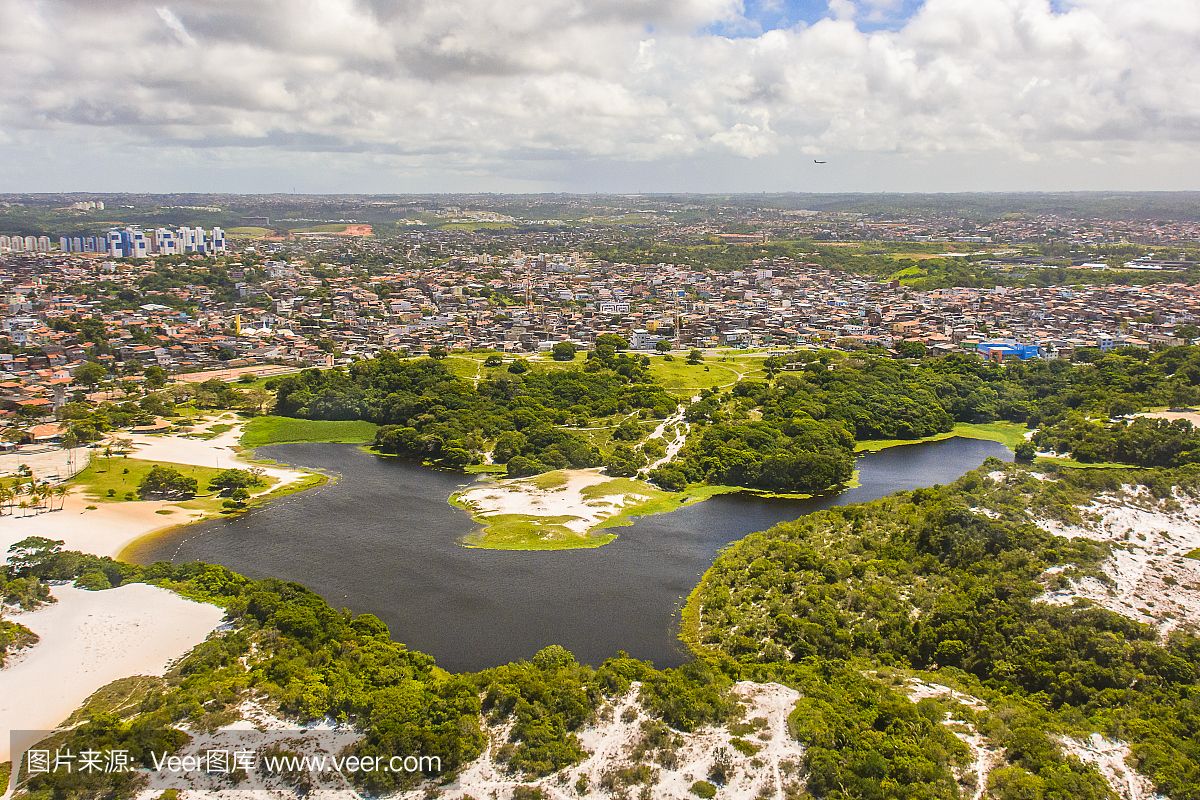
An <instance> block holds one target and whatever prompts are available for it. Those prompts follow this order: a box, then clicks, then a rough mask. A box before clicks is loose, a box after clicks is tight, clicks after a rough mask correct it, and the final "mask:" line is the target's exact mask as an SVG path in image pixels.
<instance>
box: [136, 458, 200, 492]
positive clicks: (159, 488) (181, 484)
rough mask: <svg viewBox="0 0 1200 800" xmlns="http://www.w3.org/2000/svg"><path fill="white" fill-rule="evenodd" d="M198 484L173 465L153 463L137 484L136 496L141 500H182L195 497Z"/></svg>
mask: <svg viewBox="0 0 1200 800" xmlns="http://www.w3.org/2000/svg"><path fill="white" fill-rule="evenodd" d="M198 489H199V485H198V483H197V481H196V479H195V478H189V477H188V476H186V475H184V474H183V473H182V472H180V471H179V470H177V469H175V468H174V467H164V466H162V465H161V464H155V465H154V466H153V467H151V468H150V471H149V472H147V473H146V475H145V477H143V478H142V481H141V483H139V484H138V496H139V497H141V498H142V499H143V500H183V499H187V498H189V497H195V496H196V492H197V490H198Z"/></svg>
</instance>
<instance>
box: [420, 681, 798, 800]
mask: <svg viewBox="0 0 1200 800" xmlns="http://www.w3.org/2000/svg"><path fill="white" fill-rule="evenodd" d="M733 692H734V694H735V695H736V696H737V698H738V700H739V702H740V703H741V705H742V707H743V710H744V719H745V720H746V721H748V722H753V723H756V728H757V729H756V731H755V732H754V733H751V734H748V735H746V736H744V737H743V739H744V740H745V741H747V742H748V743H749V744H751V745H752V746H753V747H755V748H756V749H757V752H755V754H754V755H753V756H747V755H744V754H742V753H741V752H740V751H738V750H736V749H734V747H733V746H732V743H731V740H732V739H733V738H734V736H733V735H732V734H730V732H729V731H728V730H727V729H725V728H703V729H701V730H698V731H694V732H692V733H683V732H680V731H673V732H672V735H673V737H674V738H675V747H674V753H675V756H676V759H675V766H673V767H666V766H663V765H661V764H659V763H653V762H650V761H648V760H647V758H642V759H638V758H635V756H634V753H633V751H634V749H635V748H636V747H637V746H638V744H639V743H640V742H641V741H642V739H643V733H642V723H643V722H645V721H646V720H647V719H648V717H647V716H646V714H645V712H644V711H643V710H642V708H641V706H640V705H639V703H638V701H637V694H638V692H637V686H636V685H635V686H634V687H633V689H632V690H631V691H630V692H629V693H628V694H626V695H625V696H624V697H621V698H618V699H617V700H615V701H614V702H612V703H609V704H607V705H606V706H605V707H603V708H602V709H601V710H600V712H599V714H598V715H597V720H596V721H595V722H594V723H592V724H591V725H588V726H587V727H585V728H584V729H583V730H581V731H580V732H579V734H578V736H579V742H580V745H581V746H582V747H583V749H584V750H585V751H586V752H587V753H588V757H587V758H586V759H584V760H583V761H582V762H581V763H579V764H577V765H575V766H574V767H571V768H569V769H566V770H563V771H561V772H558V773H555V774H554V775H550V776H547V777H545V778H541V779H539V780H536V781H522V780H519V779H517V778H514V777H513V776H510V775H508V774H507V773H506V772H505V771H504V769H503V766H502V765H500V764H498V763H497V762H496V760H495V757H494V756H495V750H496V749H497V748H498V747H499V746H500V744H502V743H503V742H504V741H506V740H507V735H508V732H509V729H508V728H507V727H499V728H493V729H491V730H490V731H489V734H490V739H491V743H490V745H489V748H488V750H487V752H485V754H484V755H483V756H481V757H480V758H478V759H476V760H475V761H473V762H472V763H470V764H469V765H467V766H466V767H465V768H464V769H463V770H462V771H461V772H460V773H459V775H458V777H457V778H456V779H455V780H454V782H453V783H451V784H449V785H448V786H446V787H444V788H443V789H442V793H441V794H440V795H439V796H440V797H443V798H446V800H461V798H466V797H475V798H485V797H486V798H494V799H495V800H509V798H511V797H512V796H513V792H514V790H515V789H516V788H517V787H518V786H528V785H534V786H536V787H538V788H539V789H541V790H542V792H543V794H544V795H545V796H546V797H548V798H553V800H568V798H590V799H591V800H609V799H610V798H617V797H636V796H638V793H639V792H640V790H641V787H640V786H633V787H621V786H619V785H617V786H614V787H613V788H612V789H605V788H604V786H603V783H604V782H605V777H606V776H612V775H613V774H614V773H615V771H616V770H620V769H624V768H628V767H638V766H642V765H643V764H649V765H650V766H652V767H653V768H654V769H655V770H656V772H657V780H656V781H655V782H654V784H653V787H652V788H651V789H650V796H651V797H654V798H655V800H659V798H663V799H664V800H695V797H696V795H694V794H693V793H692V791H691V787H692V785H693V784H694V783H695V782H696V781H700V780H708V773H709V769H710V767H711V766H712V763H713V759H714V757H715V756H716V755H717V754H718V753H721V754H723V755H724V756H725V757H727V758H728V763H729V765H730V769H729V780H728V781H727V783H726V784H725V785H724V786H723V787H721V788H720V789H719V792H718V796H719V797H721V798H728V799H729V800H754V799H755V798H778V800H783V798H785V797H790V796H794V792H795V791H796V790H797V789H798V787H799V786H800V784H801V780H800V778H799V774H800V764H801V760H802V758H803V756H804V748H803V747H802V746H801V745H800V743H799V742H797V741H796V740H795V739H793V738H792V737H791V734H790V733H789V732H788V726H787V718H788V715H789V714H790V713H791V711H792V709H793V708H794V707H795V705H796V701H797V700H798V699H799V697H800V695H799V694H798V693H797V692H796V691H795V690H793V689H789V688H788V687H786V686H782V685H780V684H776V683H766V684H759V683H750V682H745V681H744V682H741V683H738V684H736V685H735V686H734V688H733ZM580 777H584V778H586V780H587V791H586V792H584V793H582V794H581V793H579V792H578V791H577V790H576V785H577V782H578V781H579V779H580ZM610 780H611V777H610ZM425 791H426V790H425V789H420V790H415V791H411V792H407V793H404V794H402V795H400V797H401V798H402V799H403V800H420V798H424V797H427V795H426V793H425Z"/></svg>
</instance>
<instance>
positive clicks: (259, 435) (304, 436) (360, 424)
mask: <svg viewBox="0 0 1200 800" xmlns="http://www.w3.org/2000/svg"><path fill="white" fill-rule="evenodd" d="M378 427H379V426H378V425H376V424H375V423H374V422H366V421H364V420H319V419H293V418H292V417H276V416H264V417H254V418H253V419H251V420H250V421H249V422H248V423H246V427H245V429H244V430H243V431H242V441H241V444H242V446H243V447H262V446H263V445H268V444H299V443H303V442H332V443H344V444H363V443H364V442H371V441H374V440H375V430H376V429H377V428H378Z"/></svg>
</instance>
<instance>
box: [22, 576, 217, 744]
mask: <svg viewBox="0 0 1200 800" xmlns="http://www.w3.org/2000/svg"><path fill="white" fill-rule="evenodd" d="M52 591H53V594H54V597H55V598H57V600H58V602H56V603H52V604H50V605H46V606H42V607H40V608H37V609H35V610H33V611H26V612H21V613H17V614H12V615H11V616H10V617H9V618H10V619H12V620H13V621H15V622H19V623H21V624H22V625H24V626H25V627H27V628H29V629H30V630H32V631H33V632H34V633H36V634H38V636H40V637H41V641H39V642H38V643H37V644H36V645H34V646H33V647H31V648H30V649H29V650H27V651H25V652H23V653H22V654H20V655H18V656H17V657H16V658H15V659H14V660H13V661H12V662H10V664H9V666H7V667H5V668H3V669H0V762H4V761H7V760H9V757H10V755H12V753H10V737H9V733H10V731H44V730H52V729H54V728H55V727H56V726H58V725H59V724H61V723H62V722H63V721H64V720H65V719H66V718H67V717H69V716H70V715H71V712H73V711H74V710H75V709H77V708H78V707H79V706H80V705H81V704H82V703H83V701H84V700H85V699H87V697H88V696H89V695H91V694H92V693H93V692H95V691H96V690H97V689H99V688H101V687H102V686H105V685H107V684H109V683H111V682H112V681H115V680H117V679H118V678H125V677H129V676H132V675H162V674H164V673H165V672H166V670H167V667H168V665H169V664H170V663H171V662H172V661H174V660H175V659H177V658H179V657H180V656H182V655H184V654H185V653H187V652H188V651H189V650H191V649H192V648H193V647H195V646H196V645H197V644H199V643H200V642H202V641H204V639H205V637H207V636H208V635H209V634H210V633H211V632H212V631H213V630H214V629H215V628H216V627H217V626H218V625H219V624H220V623H221V619H222V618H223V617H224V615H225V612H224V611H223V610H222V609H220V608H218V607H217V606H214V605H209V604H207V603H196V602H193V601H191V600H186V599H184V598H182V597H180V596H179V595H177V594H175V593H174V592H170V591H168V590H166V589H161V588H159V587H157V586H150V585H148V584H144V583H132V584H127V585H125V586H121V587H118V588H116V589H109V590H107V591H103V592H89V591H85V590H83V589H77V588H75V587H73V586H65V585H64V586H55V587H54V588H53V590H52ZM18 739H19V740H18V741H17V742H16V743H15V746H16V749H18V750H21V751H23V750H24V748H26V747H28V746H29V745H30V744H33V743H34V741H36V740H37V739H36V737H23V739H21V737H18ZM30 739H32V740H30Z"/></svg>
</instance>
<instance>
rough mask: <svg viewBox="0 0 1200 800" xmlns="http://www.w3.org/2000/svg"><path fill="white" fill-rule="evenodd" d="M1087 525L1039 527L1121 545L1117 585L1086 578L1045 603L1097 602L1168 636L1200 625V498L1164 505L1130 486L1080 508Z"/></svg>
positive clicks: (1115, 558)
mask: <svg viewBox="0 0 1200 800" xmlns="http://www.w3.org/2000/svg"><path fill="white" fill-rule="evenodd" d="M1080 512H1081V514H1082V516H1083V520H1084V522H1083V523H1082V524H1079V525H1064V524H1062V523H1060V522H1057V521H1054V520H1035V522H1036V523H1037V524H1038V525H1040V526H1041V527H1042V528H1043V529H1044V530H1047V531H1049V532H1050V533H1053V534H1057V535H1058V536H1065V537H1067V538H1075V537H1084V538H1087V539H1094V540H1096V541H1101V542H1108V543H1110V544H1112V545H1113V553H1112V557H1111V558H1109V560H1108V561H1107V562H1105V564H1104V566H1103V570H1104V572H1105V574H1106V575H1107V576H1108V578H1109V579H1110V581H1111V585H1110V584H1109V583H1108V582H1104V581H1100V580H1097V579H1096V578H1092V577H1085V578H1083V579H1080V580H1075V581H1072V582H1071V585H1070V586H1069V587H1067V588H1066V589H1062V590H1057V591H1053V592H1049V593H1047V594H1045V595H1043V596H1042V598H1041V599H1042V600H1043V601H1045V602H1048V603H1056V604H1064V605H1065V604H1069V603H1072V602H1074V600H1075V599H1076V598H1085V599H1088V600H1091V601H1093V602H1095V603H1097V604H1098V605H1101V606H1103V607H1105V608H1107V609H1109V610H1111V611H1115V612H1116V613H1118V614H1122V615H1124V616H1127V617H1130V618H1131V619H1135V620H1138V621H1139V622H1145V623H1148V624H1151V625H1154V626H1156V627H1157V628H1158V630H1159V632H1160V633H1161V634H1162V635H1163V636H1166V635H1167V634H1169V633H1170V632H1171V631H1172V630H1175V629H1176V628H1179V627H1181V626H1198V625H1200V561H1198V560H1196V559H1194V558H1187V557H1186V555H1187V553H1190V552H1191V551H1193V550H1195V549H1197V548H1200V499H1197V498H1195V497H1192V496H1191V495H1187V494H1184V493H1182V492H1179V491H1176V493H1175V495H1174V497H1173V498H1171V499H1170V500H1167V501H1158V500H1156V499H1155V498H1154V497H1152V496H1151V495H1150V493H1149V492H1148V491H1146V490H1145V489H1143V488H1141V487H1138V488H1137V489H1135V488H1133V487H1130V486H1126V487H1124V489H1123V490H1122V491H1121V492H1120V493H1118V494H1106V495H1101V496H1099V497H1097V498H1096V499H1095V500H1094V501H1093V502H1092V503H1091V504H1090V505H1088V506H1085V507H1083V508H1081V509H1080Z"/></svg>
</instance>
